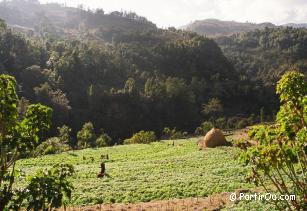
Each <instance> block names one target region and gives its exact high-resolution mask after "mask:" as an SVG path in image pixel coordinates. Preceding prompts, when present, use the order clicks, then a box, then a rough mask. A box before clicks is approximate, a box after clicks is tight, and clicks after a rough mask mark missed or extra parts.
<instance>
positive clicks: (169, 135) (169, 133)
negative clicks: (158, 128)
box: [163, 127, 188, 139]
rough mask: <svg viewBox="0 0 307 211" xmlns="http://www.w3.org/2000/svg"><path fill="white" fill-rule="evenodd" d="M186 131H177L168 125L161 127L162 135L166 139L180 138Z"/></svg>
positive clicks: (185, 134) (184, 136)
mask: <svg viewBox="0 0 307 211" xmlns="http://www.w3.org/2000/svg"><path fill="white" fill-rule="evenodd" d="M187 135H188V134H187V132H181V131H177V130H176V128H173V129H170V128H168V127H166V128H164V129H163V137H164V138H166V139H182V138H186V137H187Z"/></svg>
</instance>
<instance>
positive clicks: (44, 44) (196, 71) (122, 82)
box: [0, 2, 261, 147]
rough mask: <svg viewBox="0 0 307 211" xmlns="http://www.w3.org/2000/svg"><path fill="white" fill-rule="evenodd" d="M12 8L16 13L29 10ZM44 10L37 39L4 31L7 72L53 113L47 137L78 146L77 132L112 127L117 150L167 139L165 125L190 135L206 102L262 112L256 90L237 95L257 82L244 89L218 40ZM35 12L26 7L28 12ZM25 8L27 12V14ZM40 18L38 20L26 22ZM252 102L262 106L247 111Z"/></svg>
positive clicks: (0, 38)
mask: <svg viewBox="0 0 307 211" xmlns="http://www.w3.org/2000/svg"><path fill="white" fill-rule="evenodd" d="M10 4H13V5H12V6H11V7H10V8H11V9H12V10H13V11H15V9H16V8H18V7H19V6H21V5H27V3H26V2H23V3H22V4H20V5H18V4H16V3H11V2H10V3H9V5H10ZM2 6H3V5H1V3H0V16H1V15H6V14H7V13H2V12H1V11H4V10H1V9H3V7H2ZM45 6H46V7H45ZM45 6H44V11H45V12H46V13H44V14H45V15H46V17H48V21H47V19H46V22H48V23H44V24H40V23H39V24H36V25H37V26H36V27H35V28H37V29H35V30H34V32H32V35H30V33H29V35H23V36H21V35H19V34H17V33H15V32H14V31H12V30H9V29H0V48H1V52H0V72H7V73H9V74H11V75H14V76H15V77H16V78H18V79H19V85H20V88H21V90H20V91H21V94H22V97H24V99H25V100H28V101H29V102H31V103H33V102H36V103H38V102H39V103H42V104H44V105H48V106H49V107H51V108H52V109H53V117H52V128H51V129H50V133H49V134H48V137H54V136H58V135H57V132H58V131H57V128H58V127H61V126H62V125H67V126H68V127H70V128H71V129H72V133H71V140H72V141H71V142H70V145H71V147H75V145H77V143H76V142H75V140H76V139H77V134H76V133H77V131H79V130H80V128H81V127H82V125H83V124H84V122H89V121H91V122H92V123H93V125H95V128H104V129H105V132H106V133H107V134H108V135H110V136H111V137H112V138H113V140H112V143H111V145H113V144H115V142H116V141H117V140H123V139H124V138H126V137H129V136H130V135H131V134H133V133H136V132H138V131H141V130H145V131H148V130H152V131H154V132H155V133H156V134H158V135H160V134H162V132H163V128H164V127H165V126H166V125H167V126H168V127H170V128H175V127H176V128H177V129H178V130H180V131H187V132H189V133H191V132H193V130H194V129H195V127H196V126H197V125H199V124H200V123H201V106H202V104H204V103H207V102H209V101H210V99H215V98H217V99H220V102H223V107H224V109H223V110H224V114H225V117H226V116H228V115H230V114H233V113H237V112H238V111H239V112H241V110H242V109H241V108H237V105H236V104H237V102H238V99H244V102H240V103H239V105H240V106H241V105H242V107H244V111H242V112H244V113H246V114H249V113H250V112H254V113H256V112H258V111H259V109H260V104H261V103H260V102H258V98H257V97H255V96H254V95H253V97H250V96H251V95H252V94H251V93H253V90H252V91H249V92H248V95H247V94H246V92H240V90H239V89H238V88H239V87H244V89H246V90H249V89H250V87H251V86H253V84H250V83H249V80H248V79H246V80H244V81H243V82H242V83H243V84H242V83H241V80H240V78H239V77H238V74H237V72H236V71H235V69H234V68H233V67H232V65H231V64H230V63H229V62H228V60H227V59H226V58H225V57H224V55H223V53H222V52H221V50H220V48H219V47H218V46H217V44H216V43H215V42H214V41H213V40H212V39H208V38H205V37H202V36H198V35H197V34H194V33H191V32H186V31H181V30H175V29H168V30H166V29H157V28H156V27H155V26H152V25H151V24H150V23H148V22H144V21H141V23H140V22H139V21H140V18H136V17H137V16H135V14H129V13H127V17H126V15H120V16H118V15H114V14H113V15H107V14H104V13H103V14H102V13H100V12H98V13H95V12H92V11H82V14H83V15H82V16H83V17H84V19H82V18H81V19H82V20H80V16H79V15H76V14H74V12H72V13H69V12H68V13H67V12H66V8H65V7H60V6H58V7H57V6H56V5H54V7H53V8H52V10H51V11H49V9H50V8H49V5H45ZM32 7H33V5H28V6H25V8H27V9H26V10H28V9H29V8H32ZM35 7H36V8H37V10H40V9H41V8H42V6H41V5H39V4H36V5H35ZM70 9H71V8H69V10H70ZM24 10H25V9H22V10H20V12H22V13H23V14H25V13H27V12H26V11H24ZM18 11H19V10H18ZM10 12H12V11H11V10H10ZM10 12H8V13H10ZM62 13H63V14H65V15H67V24H65V26H64V25H63V24H61V25H58V22H53V19H54V17H58V14H62ZM35 14H36V13H35ZM35 14H34V16H35ZM39 14H40V13H39ZM128 14H129V15H128ZM37 15H38V14H37ZM27 16H29V14H25V17H27ZM30 16H31V15H30ZM128 16H129V17H130V18H131V17H133V18H132V19H133V20H132V19H130V18H128ZM6 18H7V19H8V20H11V18H13V17H11V16H9V17H6ZM14 18H17V19H18V18H19V16H17V17H15V16H14ZM14 18H13V19H14ZM41 18H42V17H41ZM41 18H36V19H33V17H32V16H31V17H29V19H27V22H29V21H30V20H33V21H36V20H41ZM61 19H62V16H61ZM44 20H45V18H44ZM57 20H58V19H57ZM59 20H60V19H59ZM19 21H21V20H15V22H14V23H16V22H19ZM23 22H24V20H22V22H20V24H21V26H22V25H23ZM109 22H113V23H114V24H115V25H114V24H110V25H109ZM79 23H82V24H81V25H80V27H79V25H78V24H79ZM122 23H127V25H126V24H122ZM29 24H30V23H29ZM116 24H119V25H118V26H117V25H116ZM42 25H47V26H46V27H45V26H42ZM106 25H107V26H108V27H106V28H104V27H105V26H106ZM109 26H112V27H109ZM113 26H114V27H113ZM126 26H129V27H126ZM27 27H29V26H27ZM33 27H34V26H33ZM66 27H67V28H66ZM87 27H89V28H87ZM96 27H97V28H96ZM100 27H102V28H100ZM52 28H53V29H54V30H50V29H52ZM64 28H65V29H64ZM90 28H91V29H90ZM45 29H46V30H45ZM66 29H68V31H74V32H75V33H77V34H78V35H79V33H80V36H77V35H76V36H71V35H68V34H66V35H67V37H69V39H65V37H66V35H65V33H66V32H67V30H66ZM46 31H48V35H47V34H45V32H46ZM64 35H65V36H64ZM109 42H110V43H112V44H110V43H109ZM13 55H14V56H13ZM80 79H82V80H80ZM239 85H240V86H239ZM242 93H243V94H242ZM256 93H258V90H257V92H256ZM242 95H244V96H242ZM245 97H246V98H248V100H246V99H245ZM255 100H257V103H255ZM25 102H26V101H25ZM247 103H248V104H249V103H251V104H253V105H255V106H253V107H249V106H245V105H246V104H247ZM234 105H235V106H234ZM249 108H251V109H249ZM182 111H185V112H182ZM209 117H211V116H210V115H209ZM46 138H47V137H46ZM95 139H96V138H95ZM94 142H95V141H94Z"/></svg>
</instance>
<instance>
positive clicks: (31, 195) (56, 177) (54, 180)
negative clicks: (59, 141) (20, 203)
mask: <svg viewBox="0 0 307 211" xmlns="http://www.w3.org/2000/svg"><path fill="white" fill-rule="evenodd" d="M73 173H74V168H73V166H72V165H67V164H61V165H55V166H53V167H52V168H51V169H49V170H45V171H42V170H39V171H38V172H37V173H36V174H35V175H34V176H30V177H28V182H29V184H28V185H27V187H26V188H25V189H24V191H23V194H24V196H23V197H24V198H27V202H26V207H27V210H52V208H60V207H61V206H62V205H63V204H67V203H68V200H69V199H70V198H71V196H72V190H73V187H72V184H71V183H70V182H69V181H68V180H67V178H68V177H70V176H72V175H73Z"/></svg>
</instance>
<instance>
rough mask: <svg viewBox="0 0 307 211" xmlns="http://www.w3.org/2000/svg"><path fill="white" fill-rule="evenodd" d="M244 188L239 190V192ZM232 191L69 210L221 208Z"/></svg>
mask: <svg viewBox="0 0 307 211" xmlns="http://www.w3.org/2000/svg"><path fill="white" fill-rule="evenodd" d="M241 191H244V190H237V191H236V192H237V193H239V192H241ZM230 194H231V193H220V194H215V195H211V196H209V197H206V198H188V199H174V200H165V201H153V202H146V203H137V204H104V205H94V206H87V207H79V208H68V209H66V210H67V211H100V210H101V211H113V210H120V211H147V210H150V211H153V210H154V211H183V210H184V211H201V210H208V211H210V210H211V211H212V210H220V209H222V208H224V207H225V206H226V205H231V204H233V203H234V202H231V201H230V199H229V196H230Z"/></svg>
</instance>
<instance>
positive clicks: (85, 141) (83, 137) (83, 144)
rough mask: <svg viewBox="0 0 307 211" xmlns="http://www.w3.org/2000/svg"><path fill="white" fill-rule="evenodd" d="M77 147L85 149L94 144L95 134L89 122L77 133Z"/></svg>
mask: <svg viewBox="0 0 307 211" xmlns="http://www.w3.org/2000/svg"><path fill="white" fill-rule="evenodd" d="M77 139H78V148H79V149H85V148H88V147H94V146H95V140H96V135H95V131H94V126H93V124H92V123H91V122H88V123H85V124H84V125H83V127H82V129H81V130H80V131H79V132H78V133H77Z"/></svg>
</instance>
